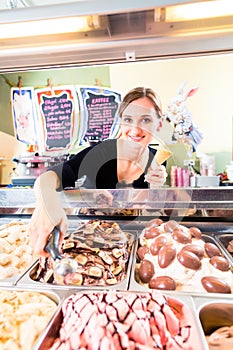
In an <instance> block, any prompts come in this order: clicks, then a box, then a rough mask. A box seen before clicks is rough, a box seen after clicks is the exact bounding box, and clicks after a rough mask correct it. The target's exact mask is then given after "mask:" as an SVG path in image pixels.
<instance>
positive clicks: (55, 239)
mask: <svg viewBox="0 0 233 350" xmlns="http://www.w3.org/2000/svg"><path fill="white" fill-rule="evenodd" d="M59 240H60V230H59V228H57V227H56V226H55V227H54V229H53V231H52V232H51V237H50V239H49V240H48V242H47V244H46V246H45V251H46V252H48V253H49V254H50V255H51V257H52V259H53V260H54V261H55V260H58V259H59V260H61V259H62V255H61V253H60V252H59V249H58V245H59Z"/></svg>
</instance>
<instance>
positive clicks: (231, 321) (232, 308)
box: [194, 298, 233, 350]
mask: <svg viewBox="0 0 233 350" xmlns="http://www.w3.org/2000/svg"><path fill="white" fill-rule="evenodd" d="M194 303H195V305H196V308H197V313H198V315H199V319H200V323H201V326H202V328H203V332H204V334H205V336H206V337H207V338H208V337H209V336H210V335H211V334H212V333H213V332H215V331H216V330H217V329H219V328H221V327H231V326H233V301H232V300H228V299H225V298H221V299H215V298H194ZM224 333H225V334H226V330H224ZM225 337H226V335H225ZM207 338H206V339H207ZM221 338H223V335H221ZM221 338H220V342H221ZM232 339H233V338H232V337H231V340H232ZM229 341H230V339H229V338H228V339H227V342H226V343H225V347H221V349H224V350H230V349H232V343H233V342H231V345H230V344H229ZM210 348H211V349H212V347H210ZM215 348H216V349H217V348H220V347H219V346H216V347H215V346H213V349H215Z"/></svg>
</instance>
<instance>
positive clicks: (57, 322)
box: [33, 290, 208, 350]
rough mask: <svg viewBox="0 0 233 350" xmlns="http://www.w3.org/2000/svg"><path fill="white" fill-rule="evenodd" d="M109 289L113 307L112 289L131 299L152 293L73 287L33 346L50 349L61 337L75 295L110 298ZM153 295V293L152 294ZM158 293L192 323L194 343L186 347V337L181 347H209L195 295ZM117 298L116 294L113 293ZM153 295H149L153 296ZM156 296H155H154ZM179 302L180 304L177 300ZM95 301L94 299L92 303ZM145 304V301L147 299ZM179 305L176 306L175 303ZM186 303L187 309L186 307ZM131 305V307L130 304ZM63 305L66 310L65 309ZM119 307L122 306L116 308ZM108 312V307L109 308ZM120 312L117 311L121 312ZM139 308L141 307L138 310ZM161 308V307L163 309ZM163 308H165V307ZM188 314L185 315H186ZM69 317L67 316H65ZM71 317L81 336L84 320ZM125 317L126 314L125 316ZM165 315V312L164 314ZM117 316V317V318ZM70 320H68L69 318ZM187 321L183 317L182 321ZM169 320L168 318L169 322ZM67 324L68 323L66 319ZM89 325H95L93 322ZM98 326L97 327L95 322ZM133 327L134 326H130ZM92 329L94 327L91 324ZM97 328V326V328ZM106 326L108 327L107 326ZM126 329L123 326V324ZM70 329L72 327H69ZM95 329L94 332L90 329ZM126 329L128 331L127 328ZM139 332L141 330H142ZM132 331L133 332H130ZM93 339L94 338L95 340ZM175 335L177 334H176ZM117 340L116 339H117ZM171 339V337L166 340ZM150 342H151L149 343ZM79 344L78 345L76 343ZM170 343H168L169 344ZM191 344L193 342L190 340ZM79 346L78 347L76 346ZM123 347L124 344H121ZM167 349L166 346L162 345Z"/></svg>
mask: <svg viewBox="0 0 233 350" xmlns="http://www.w3.org/2000/svg"><path fill="white" fill-rule="evenodd" d="M109 293H110V298H111V301H110V302H109V303H108V304H107V305H108V306H110V305H111V306H113V307H114V301H112V300H113V299H112V296H111V293H112V295H114V294H115V293H116V295H118V296H119V295H120V296H123V299H124V300H125V298H126V299H127V298H129V300H132V299H131V298H133V295H137V296H138V298H139V299H143V298H144V297H145V296H146V295H147V294H149V295H151V294H150V293H147V292H131V291H128V292H126V291H118V292H117V291H94V290H93V291H90V290H88V291H85V290H84V291H77V290H76V291H75V292H74V291H73V292H72V291H71V290H70V293H69V296H68V297H67V296H66V297H65V298H63V301H62V303H61V304H60V306H59V307H58V309H57V312H56V313H55V315H54V316H53V318H52V319H51V321H50V323H49V325H48V326H47V327H46V329H45V330H44V332H43V333H42V334H41V336H40V337H39V339H38V340H37V342H36V344H35V346H34V347H33V350H48V349H50V348H51V347H52V345H53V344H54V341H55V339H57V338H59V330H60V328H61V326H62V323H63V320H64V315H63V312H67V309H66V306H67V305H70V302H71V300H72V299H73V298H76V297H77V298H80V297H82V296H83V297H85V298H86V299H91V298H92V295H95V296H96V295H103V294H108V298H109ZM153 293H155V295H157V292H153ZM153 295H154V294H153ZM158 295H159V297H158V302H160V298H163V297H165V298H166V300H167V302H166V303H168V305H169V307H170V306H171V307H172V305H173V310H175V314H179V316H178V318H179V319H180V320H183V319H182V317H181V314H183V317H184V318H186V320H188V323H189V326H188V328H189V331H188V336H189V337H190V339H189V340H190V342H191V339H192V342H191V345H192V347H186V346H187V344H186V341H187V339H186V340H185V343H184V344H185V345H184V347H182V346H181V347H179V348H180V349H186V348H187V349H190V350H194V349H197V348H198V350H208V345H207V342H206V339H205V334H204V332H203V329H202V326H201V323H200V320H199V318H198V314H197V313H196V306H195V303H194V301H193V299H192V297H190V296H186V295H182V294H179V293H176V295H175V296H170V295H167V294H166V293H158ZM113 298H114V297H113ZM66 299H70V301H69V302H68V303H67V304H66V306H65V307H64V303H65V302H66ZM152 299H153V297H152V298H151V299H150V300H152ZM155 299H156V297H155ZM100 300H101V302H102V300H103V299H102V297H101V298H100ZM118 301H119V300H117V302H118ZM173 303H174V304H173ZM176 303H178V304H176ZM81 305H82V308H84V307H85V306H84V304H83V302H81ZM92 305H93V303H92ZM144 305H145V303H144ZM175 305H176V306H175ZM178 305H183V306H182V308H180V306H178ZM183 307H184V309H183ZM130 308H131V307H130ZM64 309H65V310H66V311H64ZM68 309H69V310H71V305H70V306H68ZM101 309H102V306H101ZM162 309H163V307H162V308H161V310H162ZM117 310H119V309H118V308H117ZM106 312H107V311H106ZM118 312H119V311H118ZM118 312H117V314H118ZM133 312H134V311H133V310H132V309H131V311H130V315H131V316H132V313H133ZM137 312H139V310H138V311H137ZM161 312H162V311H161ZM163 312H164V311H163ZM77 314H79V312H78V311H77V310H76V316H77ZM87 315H88V317H89V316H90V317H91V314H88V313H87V312H85V321H83V322H85V325H86V326H85V327H88V323H86V322H87ZM184 315H185V316H184ZM118 317H119V321H120V324H124V320H125V319H124V320H123V319H122V318H120V317H121V316H119V315H118ZM138 317H139V318H140V317H141V318H140V320H139V321H140V322H139V324H140V325H141V324H142V322H143V317H142V316H138ZM146 317H147V320H145V324H148V323H147V322H148V317H149V316H148V314H147V316H146ZM66 318H67V316H66ZM70 318H71V319H72V323H71V324H70V325H71V328H70V332H71V333H72V332H76V333H75V334H76V336H75V338H76V339H77V338H79V336H80V337H81V335H80V334H81V331H79V329H78V326H77V325H78V324H79V325H82V322H78V321H74V319H73V318H72V317H71V316H70ZM125 318H126V316H125ZM165 318H166V316H165ZM168 319H169V316H168V318H167V321H166V322H168ZM114 320H115V318H114ZM110 321H111V317H110ZM67 322H68V321H67ZM108 322H109V316H108ZM114 322H115V323H114V324H115V325H116V321H114ZM170 322H172V325H171V328H170V329H172V328H173V331H174V324H173V323H174V319H170ZM183 322H184V321H183ZM168 323H169V322H168ZM66 324H67V323H66ZM134 324H135V321H134ZM184 324H185V323H184ZM85 327H84V328H83V331H82V332H84V329H86V328H85ZM90 327H92V326H91V325H90ZM96 327H98V326H97V325H96ZM101 327H102V326H100V329H101ZM131 327H132V326H131ZM91 329H93V328H91ZM95 329H97V328H95ZM104 329H106V328H104ZM122 329H123V328H122ZM168 329H169V326H168ZM68 332H69V331H68ZM124 332H125V331H124ZM179 332H180V333H182V332H181V331H180V330H179ZM91 333H93V332H91ZM126 333H127V332H126ZM139 333H140V332H139ZM151 333H152V334H153V331H152V330H151ZM98 334H99V331H96V335H94V336H93V339H94V341H95V346H96V344H97V343H98V340H99V339H98ZM131 334H132V333H131ZM135 337H137V335H135ZM63 338H64V334H63ZM110 338H111V335H110ZM93 339H92V340H93ZM174 339H175V337H174ZM111 341H113V338H112V339H111ZM115 341H116V339H115ZM166 341H167V342H168V339H167V340H166ZM146 345H148V344H146ZM76 346H77V345H76ZM165 346H167V343H166V345H165ZM189 346H190V344H189ZM74 348H76V347H72V349H74ZM77 348H78V347H77ZM119 348H121V347H119ZM163 348H164V349H165V347H163Z"/></svg>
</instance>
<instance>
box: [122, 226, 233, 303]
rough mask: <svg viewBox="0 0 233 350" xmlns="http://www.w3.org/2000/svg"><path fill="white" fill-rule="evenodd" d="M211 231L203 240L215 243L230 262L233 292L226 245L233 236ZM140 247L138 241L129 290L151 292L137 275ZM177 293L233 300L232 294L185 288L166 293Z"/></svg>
mask: <svg viewBox="0 0 233 350" xmlns="http://www.w3.org/2000/svg"><path fill="white" fill-rule="evenodd" d="M195 226H196V225H195ZM210 231H211V232H207V233H203V234H202V238H203V239H204V241H205V242H207V243H213V244H214V245H216V246H217V247H218V248H219V249H220V251H221V253H222V256H224V257H225V258H226V259H227V260H228V261H229V264H230V266H231V267H230V271H231V274H232V277H231V289H232V290H233V258H232V256H231V254H230V253H229V252H228V251H227V249H226V245H227V244H228V242H229V241H230V240H231V238H232V239H233V234H224V233H219V234H215V233H213V231H212V230H210ZM139 246H140V243H139V239H138V240H137V242H136V243H135V253H134V257H133V262H132V270H131V276H130V283H129V290H133V291H148V290H150V288H149V287H148V284H147V283H141V282H140V279H139V277H138V275H137V274H136V271H138V268H137V265H138V261H137V259H138V258H137V250H138V248H139ZM152 259H153V258H152ZM164 275H165V273H164ZM177 292H178V293H181V294H184V295H192V296H197V297H198V296H204V297H205V296H207V295H208V296H211V297H216V298H222V297H224V298H225V299H233V294H232V292H231V293H229V294H226V293H223V294H222V293H209V292H203V291H190V290H188V289H187V290H185V288H183V289H182V290H174V291H169V290H166V293H169V294H170V293H172V294H173V293H177Z"/></svg>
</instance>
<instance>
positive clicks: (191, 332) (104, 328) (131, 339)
mask: <svg viewBox="0 0 233 350" xmlns="http://www.w3.org/2000/svg"><path fill="white" fill-rule="evenodd" d="M61 312H62V316H61V318H62V321H61V325H60V329H59V336H58V338H57V339H56V340H55V342H54V343H53V345H52V347H51V348H50V349H51V350H58V349H60V350H61V349H66V350H74V349H82V350H85V349H89V350H95V349H96V350H97V349H112V350H117V349H119V350H121V349H122V350H123V349H130V350H133V349H135V350H136V349H138V350H150V349H151V350H152V349H166V350H181V349H186V350H194V349H198V350H202V349H203V345H202V342H201V339H200V336H199V333H198V330H197V325H196V323H195V319H194V317H193V314H192V312H191V310H190V309H189V307H188V306H186V305H185V304H184V303H182V302H181V301H179V300H177V299H173V298H170V297H166V296H164V295H162V294H161V293H160V292H156V291H153V292H151V293H149V292H147V293H133V292H115V291H110V292H94V293H83V294H81V293H80V294H79V293H78V294H73V295H71V296H69V297H68V298H67V299H66V300H65V301H64V303H63V306H62V311H61Z"/></svg>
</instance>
